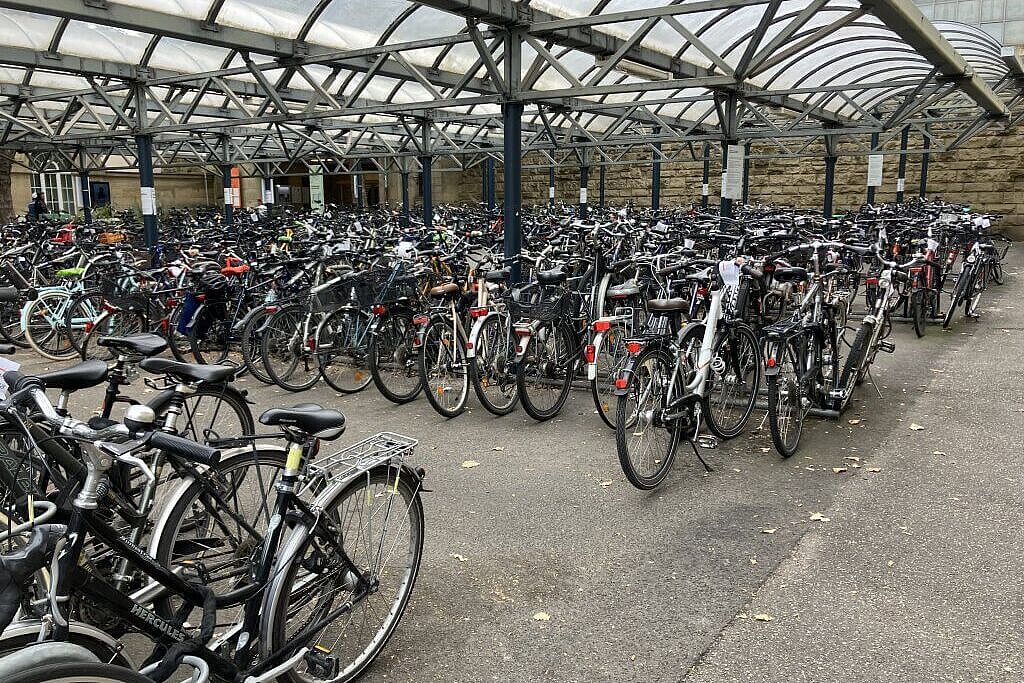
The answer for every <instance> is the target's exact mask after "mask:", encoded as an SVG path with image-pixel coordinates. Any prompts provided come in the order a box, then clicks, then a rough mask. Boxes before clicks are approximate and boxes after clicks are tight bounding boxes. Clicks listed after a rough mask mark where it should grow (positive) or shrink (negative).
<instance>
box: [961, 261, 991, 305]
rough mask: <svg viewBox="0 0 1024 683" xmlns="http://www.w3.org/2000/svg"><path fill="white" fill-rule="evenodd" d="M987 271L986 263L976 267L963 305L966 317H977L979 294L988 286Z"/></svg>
mask: <svg viewBox="0 0 1024 683" xmlns="http://www.w3.org/2000/svg"><path fill="white" fill-rule="evenodd" d="M988 272H989V266H988V264H985V265H982V266H981V267H980V268H978V269H977V276H976V277H975V278H974V280H973V281H972V282H971V289H970V291H969V292H968V293H967V296H966V305H965V306H964V313H965V314H966V315H967V317H968V318H977V317H978V304H980V303H981V295H982V294H984V293H985V289H987V288H988Z"/></svg>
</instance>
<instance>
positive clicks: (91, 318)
mask: <svg viewBox="0 0 1024 683" xmlns="http://www.w3.org/2000/svg"><path fill="white" fill-rule="evenodd" d="M105 303H106V299H105V298H104V296H103V295H102V294H100V293H99V292H83V293H81V294H79V295H78V296H76V297H72V299H71V303H70V304H69V305H68V307H67V311H65V313H64V329H65V330H67V333H68V339H69V340H70V342H71V345H72V346H74V347H75V353H76V354H77V355H79V356H82V345H83V340H84V339H85V338H86V337H87V336H89V334H90V333H92V331H93V330H95V329H96V326H97V323H98V322H106V320H107V318H109V317H110V315H111V313H112V312H113V310H116V309H114V308H113V307H111V311H110V312H108V313H107V315H106V316H103V321H100V320H99V318H100V317H101V316H102V315H103V312H104V309H103V306H104V304H105ZM99 351H100V353H98V354H97V355H95V356H94V357H95V358H98V359H100V360H110V359H111V358H112V357H113V356H111V355H109V351H108V350H107V349H105V348H100V349H99ZM93 352H94V353H96V349H95V348H94V349H93ZM82 359H83V360H88V358H87V357H86V356H82Z"/></svg>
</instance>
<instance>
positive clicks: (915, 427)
mask: <svg viewBox="0 0 1024 683" xmlns="http://www.w3.org/2000/svg"><path fill="white" fill-rule="evenodd" d="M910 428H911V429H913V430H914V431H915V432H923V431H924V427H922V426H921V425H919V424H917V423H916V422H911V423H910Z"/></svg>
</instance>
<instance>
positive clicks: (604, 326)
mask: <svg viewBox="0 0 1024 683" xmlns="http://www.w3.org/2000/svg"><path fill="white" fill-rule="evenodd" d="M610 329H612V321H611V320H595V321H594V332H607V331H608V330H610Z"/></svg>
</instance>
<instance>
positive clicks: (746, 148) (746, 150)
mask: <svg viewBox="0 0 1024 683" xmlns="http://www.w3.org/2000/svg"><path fill="white" fill-rule="evenodd" d="M749 200H750V143H749V142H748V143H746V144H744V145H743V203H744V204H747V203H749Z"/></svg>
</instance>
